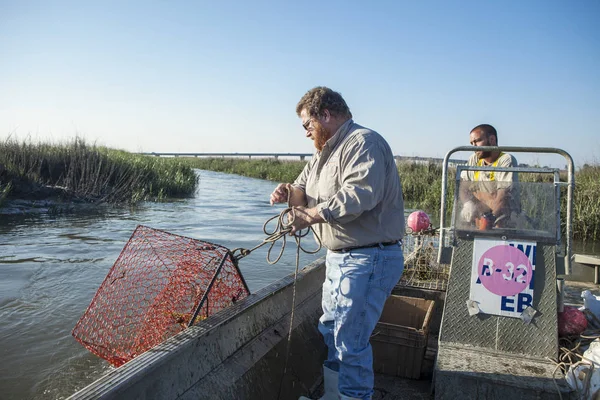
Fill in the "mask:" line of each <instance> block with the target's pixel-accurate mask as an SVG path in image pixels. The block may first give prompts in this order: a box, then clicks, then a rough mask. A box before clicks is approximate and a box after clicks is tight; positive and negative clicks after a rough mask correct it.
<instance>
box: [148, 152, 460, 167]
mask: <svg viewBox="0 0 600 400" xmlns="http://www.w3.org/2000/svg"><path fill="white" fill-rule="evenodd" d="M140 154H143V155H146V156H156V157H208V158H210V157H212V158H230V157H231V158H237V157H247V158H248V159H252V158H253V157H254V158H275V159H276V160H278V159H279V157H286V158H297V157H299V158H300V161H304V160H306V159H307V158H309V157H312V156H313V154H312V153H157V152H152V153H140ZM394 159H395V160H396V162H414V163H418V164H441V163H442V161H443V160H444V159H443V158H435V157H411V156H394ZM448 162H449V164H450V165H461V164H466V163H467V161H466V160H456V159H451V160H448Z"/></svg>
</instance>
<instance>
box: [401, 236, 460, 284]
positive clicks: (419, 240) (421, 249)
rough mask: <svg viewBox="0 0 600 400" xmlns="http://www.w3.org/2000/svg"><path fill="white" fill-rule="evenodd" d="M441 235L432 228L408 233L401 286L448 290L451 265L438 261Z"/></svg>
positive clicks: (404, 243) (404, 242)
mask: <svg viewBox="0 0 600 400" xmlns="http://www.w3.org/2000/svg"><path fill="white" fill-rule="evenodd" d="M438 248H439V235H438V233H437V231H436V230H434V229H431V230H427V231H423V232H419V233H407V234H406V235H405V236H404V239H403V249H404V272H403V274H402V278H401V279H400V282H398V285H399V286H413V287H420V288H424V289H433V290H446V286H447V285H448V277H449V274H450V265H448V264H440V263H438V262H437V252H438Z"/></svg>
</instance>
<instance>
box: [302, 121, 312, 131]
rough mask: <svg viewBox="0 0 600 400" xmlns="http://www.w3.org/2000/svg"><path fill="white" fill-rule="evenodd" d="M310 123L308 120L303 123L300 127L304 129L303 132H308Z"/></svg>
mask: <svg viewBox="0 0 600 400" xmlns="http://www.w3.org/2000/svg"><path fill="white" fill-rule="evenodd" d="M310 122H311V119H310V118H309V119H307V120H306V122H305V123H303V124H302V127H303V128H304V130H305V131H307V130H308V127H309V126H310Z"/></svg>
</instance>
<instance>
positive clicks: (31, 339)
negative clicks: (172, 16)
mask: <svg viewBox="0 0 600 400" xmlns="http://www.w3.org/2000/svg"><path fill="white" fill-rule="evenodd" d="M199 174H200V184H199V187H198V190H197V192H196V195H195V197H194V198H191V199H187V200H182V201H176V202H169V203H145V204H143V205H141V206H138V207H136V208H135V209H128V208H127V209H123V208H102V209H97V208H94V209H91V210H85V211H77V212H71V213H68V214H65V215H58V216H52V215H51V214H48V213H33V214H32V213H29V214H27V215H0V238H1V241H0V321H1V322H0V349H1V354H2V356H1V357H2V358H1V362H0V399H34V398H35V399H59V398H66V397H68V396H69V395H70V394H72V393H73V392H75V391H76V390H78V389H80V388H82V387H84V386H85V385H87V384H89V383H91V382H92V381H94V380H95V379H97V378H98V377H100V376H101V375H102V374H104V373H105V372H106V371H108V370H109V369H110V368H112V367H111V366H110V365H109V364H108V363H107V362H106V361H104V360H102V359H101V358H99V357H97V356H95V355H93V354H91V353H90V352H88V351H87V350H86V349H85V348H83V346H81V345H80V344H79V343H78V342H76V341H75V339H74V338H73V337H72V336H71V330H72V329H73V327H74V326H75V323H76V322H77V320H78V319H79V318H80V317H81V315H82V314H83V312H84V311H85V309H86V308H87V306H88V305H89V303H90V301H91V300H92V297H93V295H94V293H95V292H96V290H97V289H98V287H99V286H100V284H101V283H102V281H103V279H104V278H105V276H106V274H107V273H108V271H109V269H110V268H111V267H112V265H113V263H114V262H115V261H116V259H117V257H118V255H119V253H120V251H121V250H122V249H123V247H124V245H125V243H126V242H127V240H128V239H129V237H130V236H131V234H132V232H133V230H134V229H135V228H136V226H137V225H138V224H141V225H146V226H150V227H152V228H159V229H162V230H165V231H168V232H172V233H176V234H179V235H183V236H188V237H192V238H196V239H201V240H206V241H209V242H212V243H216V244H221V245H223V246H226V247H228V248H230V249H234V248H238V247H243V248H252V247H254V246H256V245H258V244H259V243H261V242H262V240H263V239H264V238H265V234H264V233H263V230H262V229H263V224H264V222H265V221H266V220H267V219H269V218H270V217H272V216H274V215H277V214H278V213H279V212H281V210H282V209H283V208H284V206H282V205H278V206H273V207H272V206H270V205H269V201H268V199H269V194H270V193H271V191H272V190H273V189H274V186H275V184H274V183H272V182H267V181H264V180H258V179H250V178H244V177H240V176H235V175H227V174H221V173H215V172H210V171H199ZM305 240H307V241H308V242H307V243H306V245H305V246H306V247H307V248H311V249H314V248H315V247H316V244H315V243H314V240H312V238H306V239H305ZM267 247H268V246H264V247H261V248H260V249H257V250H256V251H254V252H253V253H252V254H250V255H249V256H247V257H245V258H243V259H242V260H240V270H241V272H242V274H243V276H244V278H245V280H246V283H247V284H248V287H249V288H250V291H251V292H255V291H257V290H258V289H260V288H262V287H264V286H266V285H267V284H269V283H272V282H273V281H275V280H277V279H280V278H282V277H284V276H286V275H288V274H289V273H291V272H293V271H294V269H295V248H296V247H295V243H294V242H293V241H288V244H287V247H286V251H285V253H284V255H283V257H282V259H281V260H280V261H279V262H278V263H277V264H275V265H270V264H268V263H267V262H266V261H265V259H266V253H267ZM323 254H324V251H323V250H322V251H321V252H320V253H319V254H317V255H308V254H305V253H301V258H300V263H301V264H302V265H305V264H307V263H309V262H310V261H313V260H314V259H316V258H317V257H319V256H321V255H323ZM276 256H277V254H276V251H274V253H273V255H272V257H271V258H272V259H274V258H275V257H276Z"/></svg>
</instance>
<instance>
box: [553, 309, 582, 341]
mask: <svg viewBox="0 0 600 400" xmlns="http://www.w3.org/2000/svg"><path fill="white" fill-rule="evenodd" d="M587 325H588V322H587V318H586V317H585V314H584V313H583V312H582V311H579V309H578V308H577V307H574V306H565V307H564V311H563V312H559V313H558V336H560V337H568V336H579V335H581V334H582V333H583V331H585V330H586V329H587Z"/></svg>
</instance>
